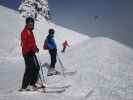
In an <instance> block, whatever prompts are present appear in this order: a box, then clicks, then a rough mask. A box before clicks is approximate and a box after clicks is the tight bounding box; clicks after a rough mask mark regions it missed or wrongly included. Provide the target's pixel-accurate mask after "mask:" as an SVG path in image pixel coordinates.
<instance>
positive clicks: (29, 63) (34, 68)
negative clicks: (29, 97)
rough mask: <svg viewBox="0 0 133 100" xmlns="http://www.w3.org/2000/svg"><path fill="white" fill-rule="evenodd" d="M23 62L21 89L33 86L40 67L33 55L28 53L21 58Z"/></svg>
mask: <svg viewBox="0 0 133 100" xmlns="http://www.w3.org/2000/svg"><path fill="white" fill-rule="evenodd" d="M23 57H24V61H25V72H24V76H23V81H22V88H23V89H25V88H27V86H28V85H32V86H34V85H35V84H36V82H37V80H38V76H39V70H40V66H39V63H38V60H37V57H36V55H35V54H32V53H28V54H26V55H24V56H23Z"/></svg>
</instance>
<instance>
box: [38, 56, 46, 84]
mask: <svg viewBox="0 0 133 100" xmlns="http://www.w3.org/2000/svg"><path fill="white" fill-rule="evenodd" d="M39 58H40V57H39V55H38V62H39V66H40V70H41V74H42V80H41V81H42V83H43V82H44V83H45V84H46V80H45V78H44V72H43V68H42V65H41V62H40V59H39ZM40 78H41V75H40Z"/></svg>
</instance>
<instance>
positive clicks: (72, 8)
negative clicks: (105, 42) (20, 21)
mask: <svg viewBox="0 0 133 100" xmlns="http://www.w3.org/2000/svg"><path fill="white" fill-rule="evenodd" d="M48 1H49V7H50V10H51V14H52V20H53V21H54V22H55V23H56V24H58V25H61V26H64V27H67V28H70V29H72V30H75V31H78V32H81V33H83V34H87V35H89V36H91V37H96V36H105V37H109V38H111V39H114V40H117V41H119V42H122V43H124V44H126V45H129V46H131V47H133V43H132V41H133V28H132V26H133V6H132V5H133V0H48ZM0 4H1V5H5V6H7V7H9V8H12V9H15V10H16V9H17V8H18V6H19V4H20V0H0Z"/></svg>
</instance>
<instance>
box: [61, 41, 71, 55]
mask: <svg viewBox="0 0 133 100" xmlns="http://www.w3.org/2000/svg"><path fill="white" fill-rule="evenodd" d="M62 46H63V49H62V51H61V52H62V53H64V52H65V50H66V48H67V47H69V44H68V42H67V40H65V41H64V42H63V44H62Z"/></svg>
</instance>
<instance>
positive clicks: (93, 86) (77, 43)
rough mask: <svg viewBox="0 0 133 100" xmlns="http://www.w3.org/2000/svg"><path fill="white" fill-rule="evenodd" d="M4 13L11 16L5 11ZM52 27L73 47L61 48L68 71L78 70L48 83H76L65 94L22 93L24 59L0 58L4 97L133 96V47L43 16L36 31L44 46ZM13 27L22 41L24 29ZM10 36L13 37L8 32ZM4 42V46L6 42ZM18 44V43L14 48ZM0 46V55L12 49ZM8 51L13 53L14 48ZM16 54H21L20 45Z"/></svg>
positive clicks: (92, 99) (95, 99)
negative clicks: (20, 88) (50, 21)
mask: <svg viewBox="0 0 133 100" xmlns="http://www.w3.org/2000/svg"><path fill="white" fill-rule="evenodd" d="M1 9H2V11H3V10H5V11H4V13H6V14H9V15H10V13H12V14H13V13H16V12H13V11H11V10H8V9H6V8H3V7H0V10H1ZM12 14H11V15H12ZM15 15H17V14H14V15H13V16H14V17H12V19H14V18H15ZM0 16H1V15H0ZM17 16H18V15H17ZM3 17H4V18H8V17H6V16H4V15H3ZM3 17H1V18H3ZM4 18H3V20H4ZM9 18H10V17H9ZM16 18H19V17H16ZM20 20H21V18H20ZM22 20H23V19H22ZM15 25H16V24H14V27H15ZM19 25H20V27H21V26H23V23H22V22H21V23H20V24H19ZM1 27H2V26H1V24H0V28H1ZM5 27H7V26H5ZM5 27H4V28H5ZM16 27H18V28H16V30H19V26H16ZM49 27H54V28H56V33H57V34H56V39H57V42H58V45H60V44H61V43H62V41H63V40H64V39H67V40H69V42H70V44H71V47H70V48H69V49H67V51H66V53H64V54H62V53H60V52H59V57H60V59H61V61H62V63H63V65H64V67H65V69H66V70H67V71H72V70H77V74H75V75H73V76H66V77H65V78H64V77H63V76H61V75H60V76H52V77H47V85H56V86H57V85H65V84H66V85H68V84H70V85H72V87H70V88H68V89H67V90H66V91H65V92H64V93H62V94H41V93H18V92H17V91H15V90H17V89H18V88H19V87H20V85H21V81H22V75H23V71H24V62H23V60H18V61H16V60H7V59H4V60H3V59H0V100H29V99H32V100H44V99H46V100H133V95H132V94H133V85H132V84H133V73H132V72H133V62H132V61H133V50H132V49H131V48H129V47H127V46H125V45H123V44H121V43H119V42H117V41H114V40H111V39H108V38H103V37H97V38H88V37H86V36H83V35H81V34H78V33H76V32H73V31H70V30H69V31H68V29H65V28H62V27H61V26H57V25H56V26H55V24H52V23H51V24H48V23H47V22H46V21H43V20H42V21H41V22H37V23H36V29H35V31H34V32H35V33H36V40H37V43H38V45H39V47H40V48H41V47H42V42H43V41H44V40H43V38H44V37H45V35H47V34H45V33H47V30H48V28H49ZM4 28H3V29H4ZM9 29H10V28H9ZM11 29H14V30H13V32H14V31H15V32H14V36H17V38H16V39H17V41H19V38H18V37H19V35H20V32H19V31H20V30H19V31H18V32H19V33H17V31H16V30H15V28H11ZM11 29H10V30H11ZM0 31H1V30H0ZM4 32H8V30H4ZM9 32H10V31H9ZM6 36H7V35H6ZM7 38H9V39H11V38H10V37H8V36H7ZM0 39H1V40H0V41H3V40H5V39H4V38H2V37H0ZM5 41H6V40H5ZM12 41H13V40H12ZM8 42H9V41H8ZM0 43H1V42H0ZM9 43H10V42H9ZM14 43H16V42H12V43H11V44H12V45H15V44H14ZM0 45H1V46H3V43H1V44H0ZM7 45H8V44H7ZM12 45H11V47H12ZM18 46H19V45H16V47H14V50H15V49H16V48H18ZM0 49H1V51H2V53H0V56H1V55H2V54H3V52H4V51H10V50H8V46H5V48H4V46H3V48H0ZM18 50H19V49H18ZM59 50H60V46H59ZM40 52H41V53H40V54H39V55H38V58H39V61H40V62H41V63H42V64H44V63H45V62H47V63H49V56H48V53H47V52H45V51H43V50H41V51H40ZM6 53H7V54H9V53H10V52H6ZM6 53H5V54H6ZM11 54H12V53H11ZM14 54H16V55H18V51H17V49H16V51H14ZM14 56H15V55H14ZM1 57H5V56H1ZM16 57H18V56H16ZM10 59H11V57H10ZM56 68H57V70H61V67H60V63H59V62H57V65H56Z"/></svg>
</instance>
